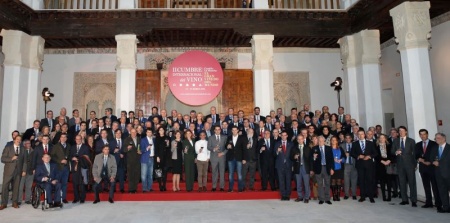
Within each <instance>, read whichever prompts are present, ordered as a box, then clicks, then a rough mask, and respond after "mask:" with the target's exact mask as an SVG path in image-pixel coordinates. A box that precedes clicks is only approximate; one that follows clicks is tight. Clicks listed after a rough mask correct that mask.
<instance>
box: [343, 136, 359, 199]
mask: <svg viewBox="0 0 450 223" xmlns="http://www.w3.org/2000/svg"><path fill="white" fill-rule="evenodd" d="M352 146H353V137H352V135H351V134H346V135H345V142H343V143H342V144H341V145H340V147H341V149H343V150H344V151H345V156H346V159H345V164H344V193H345V196H344V200H347V199H348V198H349V197H350V189H351V192H352V198H353V200H356V186H357V184H358V170H356V167H355V159H354V158H353V157H351V153H352Z"/></svg>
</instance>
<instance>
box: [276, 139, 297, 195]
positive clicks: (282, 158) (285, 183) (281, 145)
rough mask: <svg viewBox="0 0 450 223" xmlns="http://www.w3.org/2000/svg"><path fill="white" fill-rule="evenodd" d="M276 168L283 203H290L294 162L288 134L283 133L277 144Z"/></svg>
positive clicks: (291, 144)
mask: <svg viewBox="0 0 450 223" xmlns="http://www.w3.org/2000/svg"><path fill="white" fill-rule="evenodd" d="M274 147H275V149H274V152H275V156H276V164H275V166H276V168H277V171H278V178H279V180H278V182H279V187H280V194H281V200H282V201H289V199H290V197H291V190H292V189H291V177H292V160H291V157H290V154H291V150H292V147H293V143H292V142H291V141H290V140H288V133H287V132H286V131H283V132H282V133H281V140H280V141H279V142H276V143H275V146H274Z"/></svg>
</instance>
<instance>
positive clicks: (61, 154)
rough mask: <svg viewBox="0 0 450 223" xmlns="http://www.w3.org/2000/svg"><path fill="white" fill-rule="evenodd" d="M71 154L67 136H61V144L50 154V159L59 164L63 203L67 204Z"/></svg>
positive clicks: (54, 147)
mask: <svg viewBox="0 0 450 223" xmlns="http://www.w3.org/2000/svg"><path fill="white" fill-rule="evenodd" d="M69 154H70V145H69V144H68V143H67V134H65V133H63V134H61V137H60V138H59V143H58V144H56V145H55V146H53V149H52V151H51V152H50V157H51V158H52V162H53V163H55V164H57V167H58V172H59V174H60V177H61V181H60V183H61V191H62V193H63V194H62V199H63V203H65V204H67V203H68V201H67V182H68V181H69V171H70V170H69V160H68V159H69Z"/></svg>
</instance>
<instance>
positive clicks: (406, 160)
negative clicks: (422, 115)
mask: <svg viewBox="0 0 450 223" xmlns="http://www.w3.org/2000/svg"><path fill="white" fill-rule="evenodd" d="M400 142H401V141H400V137H399V138H397V139H395V140H394V142H392V150H391V153H392V154H393V155H394V156H395V152H396V151H397V150H401V146H400ZM415 144H416V142H415V141H414V139H411V138H409V137H406V140H405V150H404V151H403V153H402V155H399V156H397V158H396V160H397V165H398V166H399V167H400V168H401V167H406V168H407V169H411V170H414V169H415V168H416V166H417V160H416V148H415Z"/></svg>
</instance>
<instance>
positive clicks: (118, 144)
mask: <svg viewBox="0 0 450 223" xmlns="http://www.w3.org/2000/svg"><path fill="white" fill-rule="evenodd" d="M117 146H118V147H119V148H121V147H122V146H121V145H120V139H118V140H117Z"/></svg>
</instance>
